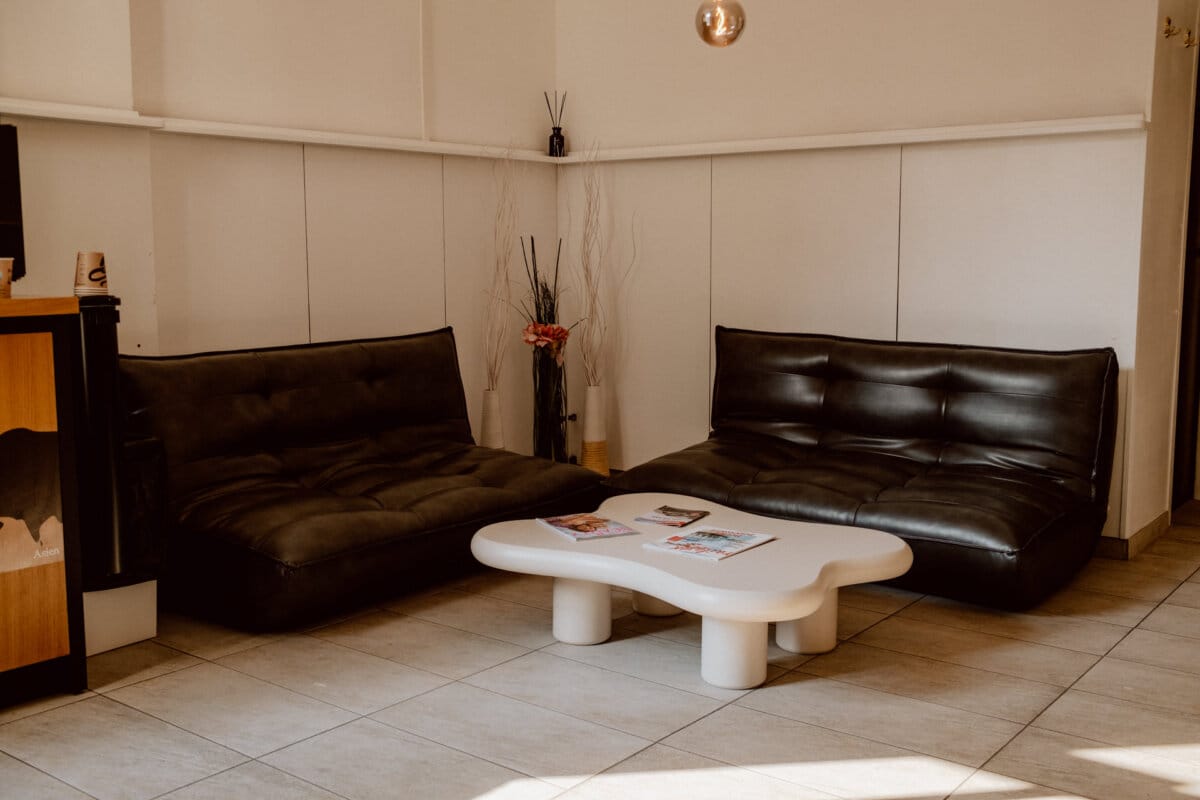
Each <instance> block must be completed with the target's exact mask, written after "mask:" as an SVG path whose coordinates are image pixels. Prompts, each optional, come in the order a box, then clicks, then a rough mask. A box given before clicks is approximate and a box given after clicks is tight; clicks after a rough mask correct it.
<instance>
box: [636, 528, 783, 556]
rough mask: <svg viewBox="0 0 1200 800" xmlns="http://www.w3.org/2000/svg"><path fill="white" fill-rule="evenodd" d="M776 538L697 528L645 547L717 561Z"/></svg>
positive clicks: (760, 534) (764, 534)
mask: <svg viewBox="0 0 1200 800" xmlns="http://www.w3.org/2000/svg"><path fill="white" fill-rule="evenodd" d="M774 538H775V537H774V536H772V535H770V534H769V533H747V532H745V531H727V530H722V529H721V528H697V529H696V530H694V531H692V532H691V533H677V534H675V535H674V536H668V537H667V538H665V539H660V540H658V541H656V542H646V544H644V545H643V547H646V548H648V549H651V550H665V551H667V552H668V553H681V554H683V555H685V556H694V557H695V558H706V559H708V560H709V561H717V560H719V559H722V558H728V557H729V556H732V555H735V554H736V553H741V552H742V551H744V550H749V549H750V548H751V547H757V546H758V545H760V544H762V543H764V542H769V541H771V540H772V539H774Z"/></svg>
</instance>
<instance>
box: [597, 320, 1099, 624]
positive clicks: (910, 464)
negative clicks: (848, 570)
mask: <svg viewBox="0 0 1200 800" xmlns="http://www.w3.org/2000/svg"><path fill="white" fill-rule="evenodd" d="M716 358H717V361H716V365H717V366H716V375H715V380H714V388H713V406H712V432H711V434H710V436H709V438H708V440H707V441H705V442H702V443H700V444H696V445H694V446H692V447H689V448H687V449H685V450H681V451H679V452H676V453H672V454H670V455H665V456H662V457H660V458H656V459H654V460H652V461H649V462H647V463H645V464H642V465H640V466H637V467H634V468H633V469H630V470H628V471H626V472H624V473H623V474H621V475H619V476H617V477H615V478H613V479H612V480H611V481H610V483H611V486H612V488H613V489H614V490H616V491H621V492H634V491H667V492H680V493H684V494H691V495H696V496H699V497H704V498H707V499H710V500H715V501H717V502H720V503H724V504H726V505H729V506H733V507H735V508H740V509H744V510H746V511H750V512H753V513H757V514H764V515H767V516H772V517H782V518H788V519H801V520H816V521H821V522H830V523H839V524H846V525H857V526H860V527H866V528H875V529H879V530H884V531H888V532H890V533H894V534H896V535H898V536H900V537H902V538H904V539H905V540H906V541H907V542H908V543H909V545H910V546H911V547H912V550H913V558H914V562H913V567H912V569H911V570H910V571H909V572H908V573H907V574H906V575H904V576H903V577H901V578H898V579H896V580H895V581H892V583H894V584H895V585H899V586H902V587H906V588H910V589H914V590H917V591H920V592H925V593H932V594H938V595H944V596H947V597H952V598H957V599H961V600H966V601H969V602H976V603H983V604H987V605H992V606H998V607H1006V608H1022V607H1027V606H1030V605H1032V604H1034V603H1037V602H1038V601H1039V600H1041V599H1042V598H1044V597H1045V596H1046V595H1047V594H1049V593H1050V592H1052V591H1053V590H1055V589H1056V588H1058V587H1060V586H1061V585H1062V584H1063V583H1065V582H1066V581H1067V580H1069V578H1070V577H1071V576H1072V575H1073V574H1074V573H1075V572H1076V570H1078V569H1079V567H1081V566H1082V565H1083V564H1084V562H1086V561H1087V560H1088V558H1089V557H1090V556H1091V554H1092V552H1093V549H1094V547H1095V544H1096V540H1097V537H1098V536H1099V533H1100V530H1101V528H1102V527H1103V525H1104V520H1105V516H1106V513H1107V502H1108V487H1109V481H1110V477H1111V473H1112V457H1113V440H1114V436H1115V429H1116V389H1117V359H1116V354H1115V353H1114V352H1113V351H1112V350H1111V349H1096V350H1078V351H1071V352H1038V351H1022V350H1004V349H991V348H982V347H964V346H952V345H938V344H913V343H902V342H901V343H898V342H887V341H869V340H861V339H848V338H839V337H833V336H820V335H809V334H789V333H766V332H757V331H748V330H735V329H727V328H720V327H718V328H717V331H716Z"/></svg>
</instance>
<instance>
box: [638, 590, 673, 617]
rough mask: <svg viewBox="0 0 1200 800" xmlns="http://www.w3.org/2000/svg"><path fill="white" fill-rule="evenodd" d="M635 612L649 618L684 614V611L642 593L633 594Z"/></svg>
mask: <svg viewBox="0 0 1200 800" xmlns="http://www.w3.org/2000/svg"><path fill="white" fill-rule="evenodd" d="M633 610H634V611H636V612H637V613H639V614H645V615H646V616H647V617H673V616H675V615H676V614H682V613H683V609H681V608H678V607H677V606H673V605H671V604H670V603H668V602H666V601H664V600H659V599H658V598H657V597H651V596H650V595H648V594H643V593H641V592H634V593H633Z"/></svg>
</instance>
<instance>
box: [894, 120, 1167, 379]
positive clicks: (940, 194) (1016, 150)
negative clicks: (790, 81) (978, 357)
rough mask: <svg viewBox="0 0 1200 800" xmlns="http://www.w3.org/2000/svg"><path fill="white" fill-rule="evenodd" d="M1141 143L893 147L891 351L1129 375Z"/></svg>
mask: <svg viewBox="0 0 1200 800" xmlns="http://www.w3.org/2000/svg"><path fill="white" fill-rule="evenodd" d="M1144 159H1145V135H1144V134H1142V133H1140V132H1137V133H1112V134H1092V135H1084V136H1061V137H1055V138H1046V139H1023V140H1013V141H987V142H966V143H954V144H931V145H916V146H908V147H905V148H904V165H903V169H904V200H903V211H902V220H903V224H902V227H901V242H900V323H899V330H900V338H901V339H916V340H928V341H938V342H959V343H964V344H980V345H1000V346H1006V347H1034V348H1039V347H1040V348H1073V347H1105V346H1109V347H1113V348H1115V349H1116V351H1117V356H1118V357H1119V358H1120V360H1121V365H1122V366H1123V367H1126V368H1130V367H1132V366H1133V342H1134V328H1135V325H1136V319H1137V268H1136V265H1137V264H1138V261H1139V257H1140V254H1139V246H1140V245H1139V243H1140V236H1139V233H1140V229H1141V213H1142V201H1141V194H1142V193H1141V189H1142V177H1143V162H1144Z"/></svg>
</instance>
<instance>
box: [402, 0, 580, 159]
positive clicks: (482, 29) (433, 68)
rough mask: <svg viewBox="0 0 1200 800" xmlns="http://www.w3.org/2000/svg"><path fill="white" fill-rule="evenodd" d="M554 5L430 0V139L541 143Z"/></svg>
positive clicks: (545, 1)
mask: <svg viewBox="0 0 1200 800" xmlns="http://www.w3.org/2000/svg"><path fill="white" fill-rule="evenodd" d="M554 6H555V1H554V0H521V2H519V3H513V2H504V3H497V2H495V0H427V2H426V3H425V14H426V18H427V19H426V30H427V32H428V33H427V39H426V45H427V50H426V56H425V65H426V71H425V107H426V109H427V110H428V117H427V122H428V124H427V127H428V134H429V137H430V138H431V139H434V140H437V141H440V142H472V143H478V144H493V145H498V146H500V147H516V148H526V149H528V148H533V149H544V148H545V147H546V138H547V137H548V136H549V135H550V118H549V116H550V115H549V113H548V112H547V111H546V105H545V100H544V99H543V98H542V92H543V91H544V90H547V89H549V90H550V91H551V92H553V91H554V88H555V84H554V33H555V26H554V20H555V15H554ZM568 109H570V104H568ZM567 118H568V119H569V116H567Z"/></svg>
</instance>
